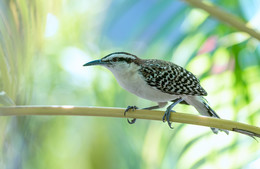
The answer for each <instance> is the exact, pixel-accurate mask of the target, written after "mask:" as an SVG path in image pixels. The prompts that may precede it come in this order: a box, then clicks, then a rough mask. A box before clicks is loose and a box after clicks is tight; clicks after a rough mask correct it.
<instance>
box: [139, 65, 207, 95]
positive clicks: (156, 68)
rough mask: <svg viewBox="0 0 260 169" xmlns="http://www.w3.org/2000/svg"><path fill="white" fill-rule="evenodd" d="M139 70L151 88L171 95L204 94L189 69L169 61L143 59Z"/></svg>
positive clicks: (205, 93)
mask: <svg viewBox="0 0 260 169" xmlns="http://www.w3.org/2000/svg"><path fill="white" fill-rule="evenodd" d="M139 72H140V73H141V74H142V75H143V76H144V79H145V81H146V82H147V83H148V84H149V85H150V86H151V87H153V88H155V89H158V90H160V91H162V92H164V93H168V94H173V95H194V96H195V95H199V96H206V95H207V92H206V91H205V90H204V89H203V88H202V87H201V86H200V83H199V80H198V79H197V78H196V77H195V76H194V75H193V74H192V73H191V72H189V71H187V70H186V69H184V68H182V67H181V66H178V65H176V64H174V63H171V62H166V61H162V60H145V61H144V63H143V64H142V66H141V68H140V70H139Z"/></svg>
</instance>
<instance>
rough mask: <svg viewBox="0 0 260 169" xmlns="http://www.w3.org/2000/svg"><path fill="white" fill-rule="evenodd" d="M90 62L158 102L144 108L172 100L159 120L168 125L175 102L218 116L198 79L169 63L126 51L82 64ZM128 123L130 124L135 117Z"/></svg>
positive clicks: (214, 129)
mask: <svg viewBox="0 0 260 169" xmlns="http://www.w3.org/2000/svg"><path fill="white" fill-rule="evenodd" d="M93 65H101V66H104V67H106V68H107V69H109V70H110V71H111V72H112V73H113V74H114V76H115V78H116V80H117V81H118V83H119V84H120V85H121V86H122V87H123V88H124V89H125V90H127V91H129V92H131V93H133V94H135V95H137V96H139V97H141V98H144V99H147V100H151V101H154V102H157V103H158V105H157V106H152V107H147V108H144V109H149V110H151V109H158V108H162V107H164V106H166V104H167V102H173V103H172V104H171V105H170V106H168V107H167V109H166V111H165V114H164V116H163V121H165V120H166V121H167V122H168V125H169V126H170V127H171V122H170V114H171V112H172V111H173V110H172V108H173V107H174V106H175V105H177V104H178V103H180V104H188V105H192V106H194V107H195V108H196V109H197V111H198V112H199V113H200V114H202V115H205V116H210V117H215V118H219V116H218V115H217V114H216V112H215V111H214V110H213V109H212V108H210V106H209V105H208V102H207V101H206V99H205V98H204V97H203V96H206V95H207V92H206V91H205V90H204V89H203V88H202V87H201V85H200V83H199V80H198V79H197V78H196V77H195V76H194V75H193V74H192V73H191V72H189V71H187V70H186V69H184V68H183V67H181V66H178V65H176V64H174V63H172V62H167V61H163V60H157V59H140V58H138V57H137V56H135V55H133V54H130V53H126V52H115V53H111V54H109V55H107V56H105V57H103V58H102V59H99V60H94V61H91V62H88V63H86V64H84V66H93ZM130 109H137V107H136V106H128V107H127V109H126V111H125V113H126V112H127V111H128V110H130ZM128 122H129V123H134V122H135V119H133V120H131V121H129V120H128ZM211 129H212V131H213V132H214V133H215V134H217V133H218V131H219V130H220V131H224V132H225V133H227V134H228V131H227V130H222V129H217V128H211Z"/></svg>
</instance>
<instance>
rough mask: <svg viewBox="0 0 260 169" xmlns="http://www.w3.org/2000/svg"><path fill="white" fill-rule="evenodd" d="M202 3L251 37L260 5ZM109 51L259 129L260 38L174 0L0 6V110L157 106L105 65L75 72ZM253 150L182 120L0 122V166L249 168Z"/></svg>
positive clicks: (5, 1) (236, 0) (255, 157)
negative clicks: (164, 65) (202, 94)
mask: <svg viewBox="0 0 260 169" xmlns="http://www.w3.org/2000/svg"><path fill="white" fill-rule="evenodd" d="M208 2H209V3H212V4H213V5H217V6H219V7H220V8H221V9H223V10H224V11H227V12H229V13H231V14H233V15H236V16H237V17H238V18H239V19H241V20H243V21H244V22H245V23H247V24H248V25H250V27H252V28H255V29H256V28H258V29H259V27H260V25H259V24H260V20H259V18H260V12H259V11H260V1H258V0H229V1H225V0H210V1H208ZM116 51H125V52H130V53H133V54H136V55H137V56H139V57H141V58H149V59H152V58H157V59H163V60H167V61H172V62H175V63H176V64H179V65H181V66H184V67H185V68H187V69H188V70H190V71H191V72H193V73H194V74H195V75H196V76H197V77H199V78H200V79H201V84H202V86H203V87H204V88H205V89H206V90H207V92H208V94H209V95H208V96H207V99H208V101H209V102H210V104H211V106H212V107H213V108H214V109H215V110H216V112H217V113H218V114H219V115H220V116H221V117H222V118H224V119H229V120H234V121H239V122H243V123H247V124H251V125H255V126H260V123H259V121H260V116H259V114H260V113H259V112H260V105H259V102H260V95H259V93H260V45H259V41H257V40H255V39H254V38H251V37H250V36H249V35H248V34H246V33H242V32H239V31H237V30H236V29H234V28H232V27H230V26H229V25H228V24H225V23H222V22H220V21H218V20H216V19H214V18H212V17H211V16H210V15H209V14H208V13H207V12H205V11H203V10H201V9H198V8H194V7H192V6H190V5H189V4H187V3H185V2H184V1H180V0H164V1H159V0H132V1H126V0H91V1H85V0H78V1H73V0H56V1H51V0H45V1H43V0H24V1H18V0H1V1H0V106H11V105H73V106H102V107H123V108H125V107H127V106H128V105H136V106H138V107H146V106H152V105H155V103H152V102H150V101H146V100H143V99H141V98H137V97H136V96H134V95H132V94H130V93H128V92H126V91H125V90H123V89H122V88H121V87H119V85H118V84H117V82H116V80H115V79H114V77H113V75H112V73H111V72H109V71H108V70H106V69H105V68H102V67H87V68H86V67H83V66H82V65H83V64H84V63H86V62H87V61H90V60H93V59H98V58H101V57H103V56H105V55H107V54H109V53H111V52H116ZM175 110H176V111H179V112H185V113H194V114H198V113H197V112H196V110H195V109H194V108H192V107H190V106H182V105H178V106H177V107H176V109H175ZM259 148H260V147H259V143H257V142H256V141H255V140H253V139H252V138H250V137H247V136H244V135H240V134H237V133H232V132H231V133H230V135H228V136H227V135H225V133H220V134H218V135H214V134H213V133H212V132H211V130H210V129H209V128H206V127H200V126H193V125H184V124H178V123H174V130H171V129H169V127H168V126H167V124H164V123H162V122H157V121H148V120H137V123H136V124H134V125H129V124H128V123H127V121H126V119H118V118H105V117H71V116H70V117H69V116H67V117H65V116H64V117H60V116H59V117H56V116H30V117H29V116H28V117H0V151H1V153H0V168H1V169H20V168H21V169H46V168H48V169H57V168H62V169H71V168H77V169H92V168H94V169H99V168H100V169H101V168H102V169H103V168H106V169H110V168H111V169H115V168H121V169H122V168H129V169H132V168H135V169H139V168H140V169H160V168H165V169H168V168H169V169H170V168H171V169H179V168H182V169H189V168H200V169H201V168H202V169H206V168H222V169H225V168H227V169H240V168H243V169H248V168H250V169H253V168H259V166H260V149H259Z"/></svg>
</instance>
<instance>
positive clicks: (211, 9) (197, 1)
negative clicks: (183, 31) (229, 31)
mask: <svg viewBox="0 0 260 169" xmlns="http://www.w3.org/2000/svg"><path fill="white" fill-rule="evenodd" d="M183 1H185V2H187V3H189V4H190V5H192V6H194V7H197V8H200V9H203V10H204V11H206V12H208V13H209V14H210V15H211V16H213V17H215V18H217V19H219V20H220V21H223V22H225V23H228V24H229V25H231V26H232V27H234V28H236V29H237V30H239V31H242V32H246V33H248V34H249V35H251V36H252V37H254V38H256V39H258V40H260V34H259V33H258V32H256V31H255V30H254V29H252V28H249V27H248V26H247V25H246V23H244V22H243V21H241V20H240V19H239V18H237V17H236V16H234V15H232V14H230V13H227V12H225V11H223V10H222V9H220V8H219V7H217V6H215V5H210V4H208V3H204V2H203V1H201V0H183Z"/></svg>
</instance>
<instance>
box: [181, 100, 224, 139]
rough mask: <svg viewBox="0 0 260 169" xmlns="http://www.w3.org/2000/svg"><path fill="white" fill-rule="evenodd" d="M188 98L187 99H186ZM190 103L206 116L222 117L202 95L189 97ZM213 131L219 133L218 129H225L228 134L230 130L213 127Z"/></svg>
mask: <svg viewBox="0 0 260 169" xmlns="http://www.w3.org/2000/svg"><path fill="white" fill-rule="evenodd" d="M185 100H186V99H185ZM186 101H187V102H188V103H189V104H190V105H192V106H194V107H195V109H197V111H198V112H199V113H200V114H201V115H204V116H210V117H215V118H220V117H219V116H218V115H217V113H216V112H215V111H214V110H213V109H212V108H211V107H210V106H209V104H208V102H207V100H206V99H205V98H204V97H202V96H194V97H189V98H188V99H187V100H186ZM211 130H212V131H213V133H215V134H218V131H224V132H225V133H226V134H228V133H229V132H228V131H227V130H223V129H218V128H213V127H211Z"/></svg>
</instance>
